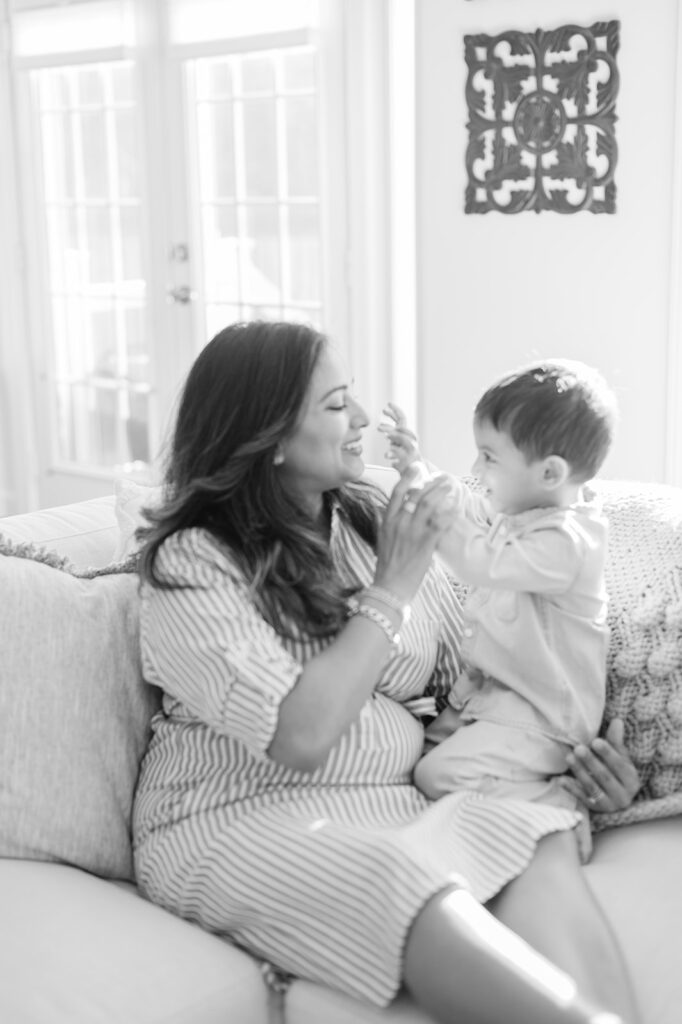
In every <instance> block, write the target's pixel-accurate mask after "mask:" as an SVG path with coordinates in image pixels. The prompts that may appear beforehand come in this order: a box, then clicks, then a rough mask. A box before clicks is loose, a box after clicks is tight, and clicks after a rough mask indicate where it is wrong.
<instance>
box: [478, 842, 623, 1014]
mask: <svg viewBox="0 0 682 1024" xmlns="http://www.w3.org/2000/svg"><path fill="white" fill-rule="evenodd" d="M488 909H489V910H490V911H491V913H493V914H494V915H495V917H497V918H498V920H499V921H502V922H503V923H504V924H506V925H507V926H508V927H509V928H511V929H512V930H513V931H514V932H516V933H517V934H518V935H521V936H522V937H523V938H524V939H526V941H527V942H529V943H530V944H531V945H532V946H533V948H534V949H537V950H538V951H539V952H540V953H542V954H543V955H544V956H546V957H548V958H549V959H550V960H551V961H552V963H555V964H557V966H559V967H561V968H562V969H563V970H564V971H567V972H568V973H569V974H570V975H571V977H573V978H574V979H575V980H576V982H577V984H578V987H579V989H580V991H581V992H582V993H583V994H584V995H585V996H586V997H587V998H589V999H591V1000H593V1001H594V1003H595V1004H596V1005H598V1006H603V1007H607V1008H608V1009H610V1010H612V1011H613V1012H615V1013H618V1014H620V1016H621V1017H622V1018H623V1020H624V1021H626V1022H627V1024H636V1022H637V1020H638V1014H637V1011H636V1008H635V999H634V995H633V992H632V987H631V984H630V979H629V975H628V971H627V968H626V966H625V963H624V961H623V959H622V956H621V952H620V949H619V947H618V943H617V941H616V939H615V937H614V935H613V933H612V931H611V928H610V926H609V924H608V922H607V920H606V918H605V916H604V914H603V912H602V910H601V907H600V906H599V904H598V903H597V901H596V899H595V897H594V896H593V894H592V891H591V889H590V887H589V885H588V883H587V879H586V877H585V873H584V871H583V869H582V865H581V863H580V857H579V854H578V846H577V842H576V837H575V834H574V833H573V832H556V833H553V834H552V835H549V836H545V838H544V839H543V840H542V841H541V842H540V843H539V844H538V848H537V850H536V854H535V857H534V858H533V860H532V862H531V863H530V864H529V866H528V868H526V870H525V871H524V872H523V874H522V875H520V876H519V877H518V878H516V879H515V880H514V881H513V882H510V883H509V885H507V886H506V887H505V888H504V889H503V890H502V892H501V893H500V894H499V895H498V896H496V897H495V899H494V900H492V901H491V902H490V903H489V904H488Z"/></svg>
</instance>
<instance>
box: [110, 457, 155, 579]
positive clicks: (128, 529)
mask: <svg viewBox="0 0 682 1024" xmlns="http://www.w3.org/2000/svg"><path fill="white" fill-rule="evenodd" d="M114 497H115V504H114V514H115V516H116V522H117V523H118V529H119V535H118V544H117V546H116V551H115V552H114V561H121V560H122V559H124V558H127V557H128V556H129V555H131V554H133V552H135V551H137V549H138V547H139V545H138V543H137V541H136V539H135V531H136V530H137V528H138V526H142V525H144V523H145V522H146V520H145V518H144V516H143V514H142V509H143V508H146V507H147V506H153V505H157V504H158V503H159V502H160V500H161V487H160V486H153V485H149V484H141V483H139V482H138V481H137V480H132V479H130V478H128V477H118V478H117V479H116V480H115V482H114Z"/></svg>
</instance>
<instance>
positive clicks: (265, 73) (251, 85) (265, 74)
mask: <svg viewBox="0 0 682 1024" xmlns="http://www.w3.org/2000/svg"><path fill="white" fill-rule="evenodd" d="M274 91H275V68H274V66H273V63H272V60H271V58H269V57H260V56H259V57H245V58H244V59H243V61H242V92H244V93H253V92H266V93H270V94H272V93H273V92H274Z"/></svg>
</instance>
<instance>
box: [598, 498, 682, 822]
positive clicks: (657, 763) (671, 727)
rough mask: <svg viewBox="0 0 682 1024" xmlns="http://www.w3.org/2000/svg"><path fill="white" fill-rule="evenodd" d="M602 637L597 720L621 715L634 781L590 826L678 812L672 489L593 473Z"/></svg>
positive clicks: (677, 554)
mask: <svg viewBox="0 0 682 1024" xmlns="http://www.w3.org/2000/svg"><path fill="white" fill-rule="evenodd" d="M595 489H596V491H597V493H598V495H599V497H600V498H601V501H602V503H603V508H604V512H605V513H606V515H607V517H608V520H609V554H608V559H607V570H606V585H607V589H608V592H609V625H610V628H611V642H610V647H609V656H608V679H607V699H606V709H605V715H604V729H605V728H606V726H607V725H608V723H609V722H610V721H611V720H612V719H613V718H622V719H623V721H624V723H625V743H626V746H627V748H628V751H629V753H630V756H631V757H632V758H633V760H634V762H635V764H636V766H637V769H638V771H639V774H640V777H641V779H642V788H641V791H640V792H639V794H638V795H637V799H636V800H635V802H634V803H633V804H632V805H631V806H630V807H628V808H626V809H625V810H623V811H616V812H613V813H610V814H596V815H594V825H595V828H606V827H607V826H610V825H616V824H624V823H629V822H634V821H643V820H645V819H647V818H655V817H663V816H666V815H671V814H679V813H681V812H682V489H679V488H676V487H669V486H666V485H663V484H642V483H634V482H629V481H600V482H599V483H598V484H596V485H595Z"/></svg>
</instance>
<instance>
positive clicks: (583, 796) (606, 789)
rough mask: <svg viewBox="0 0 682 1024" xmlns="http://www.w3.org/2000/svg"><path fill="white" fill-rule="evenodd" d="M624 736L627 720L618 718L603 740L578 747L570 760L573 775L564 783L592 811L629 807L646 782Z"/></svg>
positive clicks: (564, 779)
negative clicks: (633, 759)
mask: <svg viewBox="0 0 682 1024" xmlns="http://www.w3.org/2000/svg"><path fill="white" fill-rule="evenodd" d="M623 736H624V726H623V722H622V720H621V719H620V718H614V719H613V721H612V722H611V723H610V724H609V727H608V729H607V730H606V736H605V737H604V738H603V739H602V738H598V739H595V740H593V741H592V743H591V744H590V746H589V747H585V746H578V747H576V748H575V750H574V751H573V753H572V754H569V756H568V757H567V759H566V761H567V764H568V768H569V770H570V771H571V772H572V777H571V776H570V775H566V776H564V777H563V783H564V785H565V786H566V788H567V789H568V790H570V792H571V793H573V795H574V796H576V797H578V799H579V800H582V801H583V802H584V803H586V804H587V806H588V807H589V808H590V810H592V811H597V812H598V813H602V814H603V813H606V812H608V811H620V810H623V809H624V808H625V807H629V806H630V804H631V803H632V801H633V800H634V798H635V796H636V794H637V793H638V791H639V789H640V786H641V785H642V782H641V779H640V777H639V774H638V772H637V769H636V768H635V766H634V764H633V763H632V760H631V758H630V755H629V754H628V752H627V750H626V748H625V743H624V741H623Z"/></svg>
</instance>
